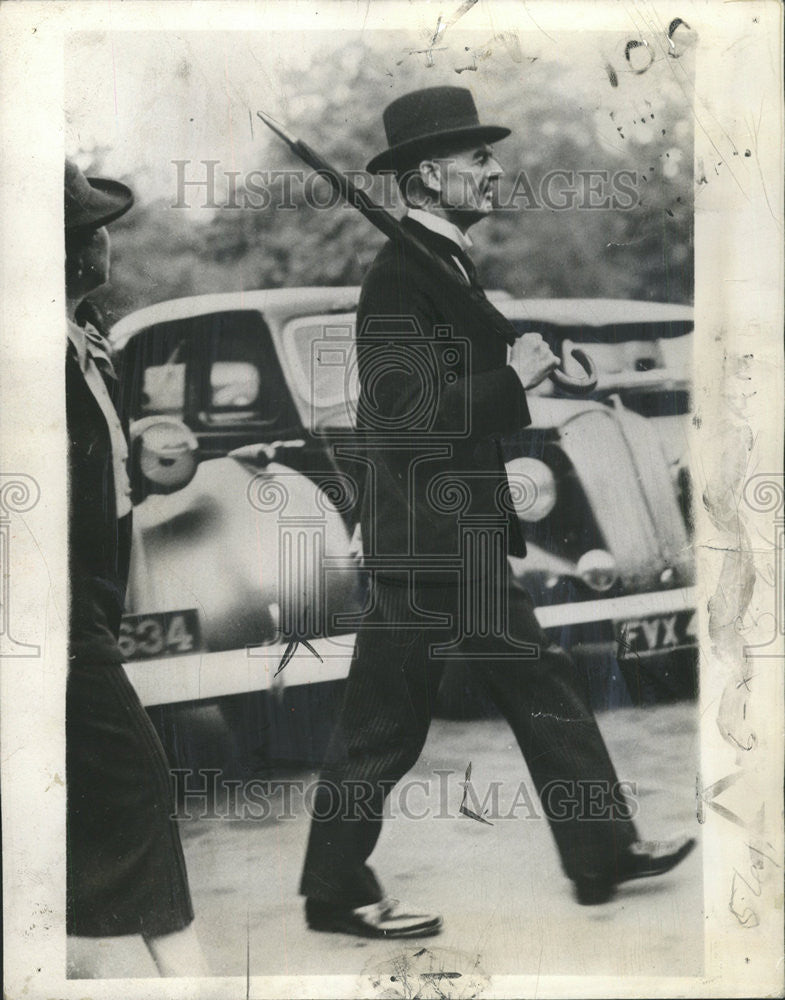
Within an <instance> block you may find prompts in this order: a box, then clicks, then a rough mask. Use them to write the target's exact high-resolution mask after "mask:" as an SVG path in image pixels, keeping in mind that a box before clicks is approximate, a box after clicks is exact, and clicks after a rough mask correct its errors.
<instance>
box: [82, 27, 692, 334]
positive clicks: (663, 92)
mask: <svg viewBox="0 0 785 1000" xmlns="http://www.w3.org/2000/svg"><path fill="white" fill-rule="evenodd" d="M682 33H683V32H682ZM325 36H326V37H324V38H323V39H321V41H320V43H319V44H316V43H313V42H310V43H309V45H308V46H307V48H306V50H305V51H300V52H299V53H298V57H297V60H296V61H291V62H290V61H289V60H287V58H286V53H287V45H288V44H291V43H289V42H285V40H284V41H281V42H280V44H278V45H277V47H276V48H277V51H278V56H277V58H276V59H275V61H274V63H265V61H264V59H265V57H264V53H262V54H260V51H259V49H258V47H256V48H255V42H254V40H253V38H251V39H250V40H249V39H244V40H243V41H242V42H240V41H238V40H236V41H235V42H233V43H232V49H231V50H230V55H229V56H227V54H226V50H222V48H221V45H220V44H218V40H217V39H218V36H216V39H215V40H213V42H209V41H208V42H207V43H205V44H203V45H202V46H201V47H200V45H198V44H196V43H191V42H188V46H187V51H185V50H184V54H178V52H179V50H178V45H181V44H183V40H182V38H180V39H173V40H171V42H170V43H169V42H167V47H166V48H165V49H163V50H162V51H164V52H166V53H168V56H169V57H170V61H171V73H170V72H169V69H168V67H167V59H166V58H164V59H161V58H160V57H159V59H158V62H159V67H158V72H157V75H156V76H155V78H154V80H153V84H154V86H153V92H152V93H150V88H149V87H147V86H146V83H147V79H148V77H146V76H144V75H142V74H141V71H140V73H139V74H138V76H137V77H136V79H138V82H139V87H138V90H139V94H137V93H136V92H135V91H134V90H133V84H129V85H127V86H126V87H125V89H124V90H123V91H122V93H121V103H120V108H121V109H122V107H123V106H124V107H125V108H128V106H129V104H131V103H133V102H134V101H137V102H142V94H144V102H143V103H144V107H143V108H140V109H139V110H138V112H137V113H136V116H135V117H134V116H132V115H130V114H129V115H128V116H127V117H126V121H127V122H129V124H130V126H131V128H130V132H131V134H130V135H129V128H123V121H122V119H121V117H120V115H119V114H118V113H117V93H116V94H115V104H116V107H115V125H113V126H112V127H111V128H109V127H108V126H107V127H106V128H105V130H104V132H103V133H102V132H101V129H100V127H99V128H96V129H94V130H93V131H92V133H90V134H89V137H87V135H86V132H85V129H84V127H83V125H80V122H81V123H84V121H86V120H89V119H90V114H91V106H90V100H91V98H90V92H89V91H88V90H87V88H86V87H83V90H84V92H83V93H81V94H80V93H79V91H80V86H82V83H81V81H82V79H83V76H84V74H83V70H82V67H83V63H84V59H83V58H82V57H83V56H84V53H85V52H89V51H92V52H93V53H98V52H99V51H104V50H105V49H106V47H107V40H106V36H103V37H99V38H91V39H88V40H87V41H86V42H85V43H84V45H83V46H81V47H80V46H77V47H76V48H75V49H74V50H73V53H72V55H73V58H72V60H71V65H70V67H69V68H68V74H70V77H69V76H68V75H67V80H69V79H70V81H71V86H70V88H69V93H70V94H71V95H72V98H73V105H72V108H71V111H70V113H67V116H66V120H67V135H68V136H69V142H70V147H71V148H70V151H71V152H72V154H74V155H76V157H77V159H78V161H79V163H80V165H81V166H83V167H84V168H85V169H86V170H87V172H88V173H91V172H92V173H96V174H101V173H106V174H109V175H112V176H117V177H120V178H121V179H123V180H125V181H126V182H127V183H128V184H129V185H131V186H132V187H133V188H134V189H135V190H136V191H137V204H136V206H135V208H134V209H133V211H132V212H130V213H129V214H128V215H127V216H125V217H123V218H122V219H120V220H119V221H118V222H116V223H115V224H113V226H112V231H111V235H112V246H113V254H112V279H111V284H110V286H109V287H108V288H107V289H105V290H104V291H103V292H102V293H101V294H100V296H99V303H100V305H101V306H102V308H103V309H104V311H105V313H106V316H107V319H108V320H109V321H110V322H111V321H114V320H116V319H119V318H120V317H121V316H123V315H125V314H126V313H128V312H130V311H132V310H134V309H136V308H139V307H141V306H144V305H147V304H150V303H152V302H156V301H161V300H164V299H168V298H173V297H178V296H184V295H192V294H198V293H203V292H219V291H221V292H223V291H238V290H243V289H254V288H267V287H282V286H296V285H321V284H327V285H341V284H358V283H359V282H360V281H361V280H362V277H363V274H364V271H365V269H366V267H367V266H368V264H369V262H370V261H371V259H372V258H373V255H374V253H375V252H376V250H377V248H378V247H379V246H380V245H381V242H382V237H381V236H380V234H379V233H378V232H377V231H376V230H375V229H374V228H373V227H372V226H371V225H370V224H369V223H368V222H367V221H366V220H365V219H363V218H362V217H361V216H360V215H359V213H357V212H356V211H354V210H350V209H348V208H347V207H345V206H343V205H339V206H336V207H334V208H331V209H323V210H316V209H314V208H313V207H311V206H310V205H307V204H305V203H304V198H303V185H302V184H300V183H294V184H293V185H292V200H293V202H294V203H295V204H296V205H297V206H298V207H297V210H296V211H292V210H283V209H280V208H275V207H273V206H274V205H275V203H276V199H278V200H280V198H281V196H282V185H281V183H280V181H279V182H276V183H273V184H271V185H270V186H269V193H270V196H271V199H272V200H271V205H270V206H268V207H266V208H264V209H254V208H243V207H218V208H215V207H212V208H211V207H209V206H205V205H204V204H203V203H204V201H205V200H206V198H205V189H204V188H202V189H197V188H189V189H187V190H186V198H185V200H186V201H188V203H189V204H190V206H191V208H190V210H186V209H183V208H182V207H173V206H175V205H176V204H177V201H178V192H177V169H178V168H176V167H175V165H174V164H173V163H172V159H173V158H175V157H178V158H182V159H188V160H189V162H188V163H187V164H186V166H185V167H184V168H181V169H184V171H185V174H184V176H185V177H186V178H187V179H188V180H199V179H201V180H204V179H205V177H206V167H205V166H204V165H203V163H201V162H200V160H201V159H205V158H212V159H219V160H220V162H219V164H218V165H217V167H216V174H215V178H216V180H215V185H214V190H215V198H216V203H217V204H218V205H219V206H221V205H223V204H224V203H226V202H227V201H230V200H231V197H230V196H231V192H230V189H229V185H228V181H227V179H226V176H225V174H224V171H228V170H235V171H239V174H238V175H237V180H236V182H235V184H236V194H235V195H234V196H233V197H234V200H235V205H240V206H242V205H243V203H244V197H243V192H244V184H243V177H244V175H245V174H246V173H247V172H248V171H251V170H264V171H271V170H279V169H285V168H287V167H291V168H294V169H301V168H303V165H302V164H301V163H300V162H299V161H297V160H295V159H294V158H293V157H292V156H291V155H290V154H289V152H288V150H287V149H286V148H285V147H284V146H283V145H282V144H281V143H279V142H278V140H276V139H275V138H274V137H272V136H271V135H270V134H269V133H267V132H266V130H265V127H264V126H263V125H262V123H261V122H260V121H259V119H258V118H255V111H256V109H257V108H260V109H262V110H265V111H268V112H269V113H271V114H273V115H274V116H275V117H276V118H279V119H280V120H281V121H283V122H285V124H286V126H287V127H288V128H289V129H290V130H291V131H292V132H294V133H295V134H296V135H298V136H300V137H302V138H303V139H305V140H306V141H307V142H308V143H309V144H310V145H312V146H313V147H314V148H316V149H317V150H318V151H320V152H321V153H322V154H323V155H325V156H327V157H328V158H329V159H330V160H331V161H332V162H333V163H334V164H335V165H337V166H338V167H340V168H341V169H353V170H359V169H362V168H364V167H365V164H366V163H367V162H368V160H369V159H370V157H371V156H372V155H374V154H375V153H376V152H378V151H379V150H380V149H382V148H384V146H385V145H386V143H385V142H384V134H383V129H382V124H381V113H382V110H383V108H384V107H385V105H386V104H388V103H389V101H390V100H392V99H393V98H394V97H396V96H398V95H399V94H401V93H405V92H406V91H408V90H411V89H415V88H417V87H421V86H433V85H440V84H454V85H461V86H468V87H471V88H472V90H473V92H474V95H475V100H476V102H477V105H478V107H479V111H480V117H481V120H483V121H488V122H496V123H501V124H507V125H509V126H510V127H511V128H512V129H513V135H512V136H510V138H508V139H506V140H504V141H503V142H501V143H499V144H498V146H497V154H498V156H499V159H500V160H501V162H502V164H503V166H504V167H505V170H506V177H505V178H504V181H503V187H502V201H504V200H505V196H506V197H507V198H509V196H510V194H511V192H512V188H513V185H514V184H515V183H516V178H522V179H521V180H518V187H517V190H518V199H517V210H512V209H507V210H504V211H500V212H498V213H497V214H496V215H495V216H494V217H493V218H491V219H489V220H487V221H485V222H484V223H483V224H482V225H480V226H477V227H476V228H475V229H474V230H473V232H472V236H473V239H474V242H475V250H474V257H475V260H476V262H477V264H478V267H479V269H480V274H481V277H482V278H483V280H484V282H485V284H486V287H491V288H502V289H506V290H507V291H508V292H510V293H511V294H513V295H514V296H516V297H518V296H527V297H539V296H546V297H560V296H567V297H573V296H590V297H598V296H608V297H620V298H637V299H647V300H660V301H668V302H684V303H688V302H691V301H692V296H693V153H692V145H693V133H692V122H693V116H692V113H691V108H690V107H689V102H688V99H687V97H686V96H685V94H686V93H687V92H688V90H689V88H685V81H689V80H690V79H691V78H690V72H691V68H690V65H689V52H687V53H686V54H685V57H684V58H679V59H677V58H674V57H673V55H672V51H671V52H670V53H669V51H668V48H667V47H666V46H662V47H660V48H659V49H656V48H655V47H654V46H650V47H649V48H648V49H647V50H646V51H645V52H644V56H645V61H644V62H643V63H640V62H639V63H637V64H636V63H635V62H634V60H630V59H629V58H628V57H627V54H629V51H630V50H629V49H626V43H625V37H626V36H621V35H619V36H616V35H614V36H610V35H608V34H607V33H606V34H605V35H602V36H599V35H597V36H586V37H583V38H581V39H580V40H575V39H572V41H571V43H570V44H568V45H559V46H556V47H554V46H551V45H549V44H548V43H547V42H543V43H542V44H543V45H544V46H545V48H536V47H532V46H530V45H529V44H528V42H527V38H526V37H525V36H524V37H522V38H521V37H519V36H517V35H514V34H510V33H507V34H504V33H498V34H496V35H491V36H486V35H482V34H481V33H478V32H464V33H463V34H462V35H459V34H458V33H456V32H452V33H450V34H449V38H447V37H446V36H445V39H444V40H443V41H444V42H445V44H444V46H443V47H437V48H435V49H434V50H433V51H432V52H431V53H430V54H429V53H428V52H427V51H426V50H427V45H426V46H425V49H423V48H422V47H420V48H418V46H422V40H421V39H415V40H412V38H409V37H407V36H405V35H402V34H399V33H393V32H383V33H381V32H376V33H365V34H363V33H360V32H358V33H352V34H346V33H343V34H330V35H327V33H325ZM145 37H146V36H141V35H135V36H134V35H130V36H116V38H115V39H114V40H113V42H112V66H113V71H114V72H115V74H116V73H117V72H118V65H120V68H121V69H122V65H121V60H122V59H123V57H125V59H126V63H127V66H128V73H129V79H130V80H132V81H133V79H134V77H133V76H132V75H130V74H131V72H132V70H131V68H132V67H133V65H134V62H137V63H138V64H139V65H140V66H143V65H144V63H145V59H147V60H148V61H149V60H151V59H152V58H153V52H152V49H150V50H149V51H148V49H147V48H146V47H149V46H150V45H151V43H150V42H149V40H148V41H146V40H145ZM118 38H121V39H122V42H118V40H117V39H118ZM203 41H204V40H203ZM159 42H160V38H159ZM447 42H449V44H446V43H447ZM265 44H266V48H265V52H268V53H269V51H270V44H271V43H270V41H269V39H268V40H267V41H266V43H265ZM538 44H539V43H538ZM120 45H122V46H124V47H125V52H124V53H123V52H122V51H121V50H120V48H119V46H120ZM670 48H671V50H672V49H673V46H671V47H670ZM211 50H212V51H214V56H215V62H217V63H219V64H220V65H219V66H218V69H220V73H219V72H218V69H216V71H215V74H214V77H211V76H210V73H211V72H212V69H211V65H212V64H211V58H210V52H211ZM625 52H626V53H627V54H625ZM532 53H535V54H532ZM632 54H633V55H634V56H635V55H636V52H635V51H633V53H632ZM649 60H650V61H651V65H648V61H649ZM93 61H94V60H93ZM429 63H432V65H429ZM644 65H646V66H647V67H648V68H647V69H646V70H645V71H642V70H641V67H642V66H644ZM249 67H250V68H249ZM254 67H256V68H255V69H254ZM259 67H263V71H262V70H260V69H259ZM263 81H266V82H265V83H264V85H262V84H263ZM271 81H272V84H271ZM143 83H144V84H145V86H143V85H142V84H143ZM211 84H212V85H211ZM156 90H157V92H158V94H159V95H160V102H161V107H164V106H166V107H168V111H167V114H168V115H169V116H170V120H171V121H172V122H173V125H172V127H171V128H170V129H169V130H168V131H169V132H170V133H176V135H177V136H178V137H180V138H179V139H178V142H179V145H177V144H176V143H174V142H167V141H166V138H167V137H166V136H165V135H164V132H165V131H166V124H165V123H162V121H160V120H156V116H155V107H156ZM93 93H95V92H93ZM197 93H198V100H197V98H196V96H195V95H196V94H197ZM77 95H79V99H78V100H77ZM95 100H96V101H99V98H98V97H97V96H96V98H95ZM167 102H168V103H167ZM227 104H228V106H229V121H228V126H227V124H226V122H225V121H223V119H222V120H221V124H220V125H217V124H215V125H213V124H211V119H210V115H211V114H212V109H213V108H217V109H219V110H221V111H222V109H224V108H225V107H226V106H227ZM197 105H198V108H199V109H201V117H200V112H199V111H198V110H197V111H195V110H194V108H195V107H196V106H197ZM96 111H100V108H97V109H96ZM178 116H179V117H178ZM98 117H100V116H98ZM107 120H108V116H107ZM197 127H199V128H200V129H201V132H200V137H201V138H200V141H199V142H197V141H196V139H195V138H194V137H193V136H192V135H191V133H189V132H188V129H189V128H190V129H195V128H197ZM146 128H147V129H149V134H148V133H147V132H146V131H145V129H146ZM211 128H212V129H213V130H214V135H215V143H214V148H215V150H216V151H215V152H214V153H213V152H212V149H213V146H212V145H211ZM227 128H228V140H229V141H231V162H229V160H228V159H227V158H226V156H225V153H224V151H225V149H226V148H227V146H226V143H227ZM118 136H119V137H120V138H118ZM240 138H242V141H243V142H244V143H245V145H244V146H241V143H240ZM132 143H133V147H132V146H131V144H132ZM67 146H68V142H67ZM129 150H132V152H131V151H129ZM140 150H141V151H140ZM129 160H130V161H131V165H130V166H129V168H128V169H125V168H124V163H125V162H126V161H129ZM303 169H307V168H303ZM557 169H558V170H560V171H567V172H568V173H569V172H577V171H584V172H585V171H597V170H601V171H607V175H608V183H607V184H605V183H604V182H602V181H599V182H596V183H597V184H599V187H600V189H601V190H602V191H604V193H605V194H607V195H608V196H609V197H608V199H607V204H606V206H605V207H599V208H588V207H586V206H585V200H586V199H585V193H584V192H583V188H582V184H583V182H582V180H581V178H580V176H577V174H576V186H575V190H576V194H575V195H573V197H574V199H575V206H574V207H572V208H569V209H562V210H559V209H557V208H555V207H553V206H550V207H549V205H548V204H546V203H544V201H543V199H542V197H541V194H542V192H541V189H540V185H541V182H542V179H543V177H544V176H545V175H546V174H547V172H548V171H553V170H557ZM619 171H626V172H627V173H626V175H625V176H626V179H625V176H623V177H622V180H621V183H622V184H623V185H624V186H625V188H626V192H627V193H626V194H625V193H623V192H620V190H619V189H618V188H617V186H616V183H617V182H615V181H614V180H613V178H614V176H618V172H619ZM631 177H632V178H633V179H632V180H631ZM256 183H257V184H258V183H259V179H258V177H257V178H256ZM565 187H569V183H568V182H566V181H565V180H564V179H563V178H562V179H556V180H555V181H554V183H553V186H552V194H553V196H554V199H555V200H556V202H557V203H558V202H559V200H560V199H563V198H564V194H563V191H564V189H565ZM630 192H631V193H630ZM314 193H315V194H316V196H317V197H319V198H323V199H325V200H326V199H327V196H328V190H327V187H326V182H324V181H322V180H319V181H318V182H317V185H316V187H315V188H314ZM372 193H373V194H374V195H375V196H376V197H377V198H379V199H380V198H381V197H382V196H383V190H382V187H381V185H380V184H379V183H378V182H377V184H376V186H375V187H374V189H373V191H372ZM252 194H253V193H252ZM614 195H617V197H616V204H615V206H614V200H613V196H614ZM253 199H254V200H255V202H257V203H258V202H259V196H258V194H256V195H253ZM582 202H583V206H582V204H581V203H582ZM631 202H634V204H633V205H632V206H631V207H626V206H630V203H631Z"/></svg>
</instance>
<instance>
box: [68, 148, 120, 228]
mask: <svg viewBox="0 0 785 1000" xmlns="http://www.w3.org/2000/svg"><path fill="white" fill-rule="evenodd" d="M133 203H134V196H133V192H132V191H131V189H130V188H129V187H126V186H125V184H121V183H120V181H110V180H108V179H107V178H105V177H85V175H84V174H83V173H82V171H81V170H80V169H79V167H77V165H76V164H75V163H74V161H73V160H66V161H65V228H66V229H88V228H90V229H99V228H100V227H101V226H105V225H106V224H107V223H109V222H112V221H113V220H114V219H118V218H119V217H120V216H121V215H123V214H124V213H125V212H127V211H128V209H129V208H130V207H131V205H133Z"/></svg>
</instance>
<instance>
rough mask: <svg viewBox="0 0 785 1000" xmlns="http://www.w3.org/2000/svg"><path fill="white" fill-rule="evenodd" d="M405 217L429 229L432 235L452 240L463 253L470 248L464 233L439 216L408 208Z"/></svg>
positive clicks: (468, 239)
mask: <svg viewBox="0 0 785 1000" xmlns="http://www.w3.org/2000/svg"><path fill="white" fill-rule="evenodd" d="M407 215H408V217H409V218H410V219H411V220H412V222H418V223H419V224H420V225H421V226H425V228H426V229H430V230H431V232H432V233H438V235H439V236H445V237H446V238H447V239H448V240H452V242H453V243H455V244H456V245H457V246H458V248H459V249H460V250H463V251H464V252H465V251H466V250H468V249H469V248H470V247H471V246H472V241H471V239H470V237H468V236H467V235H466V233H463V232H461V230H460V229H459V228H458V227H457V226H456V225H455V224H454V223H452V222H448V221H447V219H443V218H442V217H441V216H439V215H432V214H431V213H430V212H426V211H425V210H424V209H422V208H410V209H409V211H408V212H407Z"/></svg>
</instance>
